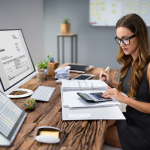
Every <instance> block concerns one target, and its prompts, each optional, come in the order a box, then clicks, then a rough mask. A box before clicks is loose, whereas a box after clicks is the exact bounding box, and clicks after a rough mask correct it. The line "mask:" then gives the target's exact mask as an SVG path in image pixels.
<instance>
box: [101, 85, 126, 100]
mask: <svg viewBox="0 0 150 150" xmlns="http://www.w3.org/2000/svg"><path fill="white" fill-rule="evenodd" d="M102 96H103V97H104V98H109V97H113V98H115V99H116V100H118V101H119V102H121V103H125V97H126V96H124V95H122V94H121V93H120V92H119V91H118V90H117V89H116V88H111V87H108V90H107V91H106V92H104V93H103V95H102Z"/></svg>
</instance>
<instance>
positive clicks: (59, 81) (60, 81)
mask: <svg viewBox="0 0 150 150" xmlns="http://www.w3.org/2000/svg"><path fill="white" fill-rule="evenodd" d="M65 80H68V79H59V80H56V81H55V82H56V83H62V81H65Z"/></svg>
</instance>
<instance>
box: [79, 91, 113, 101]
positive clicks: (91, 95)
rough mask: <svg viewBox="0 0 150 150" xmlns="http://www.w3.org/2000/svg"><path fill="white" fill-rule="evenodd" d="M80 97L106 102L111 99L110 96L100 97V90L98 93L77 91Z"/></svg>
mask: <svg viewBox="0 0 150 150" xmlns="http://www.w3.org/2000/svg"><path fill="white" fill-rule="evenodd" d="M77 94H78V95H79V96H80V97H82V98H83V99H84V100H86V101H87V102H94V103H96V102H107V101H112V99H111V98H104V97H102V94H103V93H102V92H98V93H77Z"/></svg>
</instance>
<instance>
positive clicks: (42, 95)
mask: <svg viewBox="0 0 150 150" xmlns="http://www.w3.org/2000/svg"><path fill="white" fill-rule="evenodd" d="M54 90H55V88H54V87H46V86H39V87H38V88H37V89H36V90H35V91H34V93H33V94H32V96H31V97H30V98H33V99H35V100H39V101H45V102H48V101H49V100H50V98H51V96H52V94H53V92H54Z"/></svg>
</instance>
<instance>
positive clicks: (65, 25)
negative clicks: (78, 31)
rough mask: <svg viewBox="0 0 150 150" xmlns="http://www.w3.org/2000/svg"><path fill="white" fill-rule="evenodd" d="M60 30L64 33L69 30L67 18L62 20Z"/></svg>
mask: <svg viewBox="0 0 150 150" xmlns="http://www.w3.org/2000/svg"><path fill="white" fill-rule="evenodd" d="M61 32H62V33H64V34H67V33H69V32H70V23H69V19H68V18H65V19H64V22H63V23H61Z"/></svg>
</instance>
